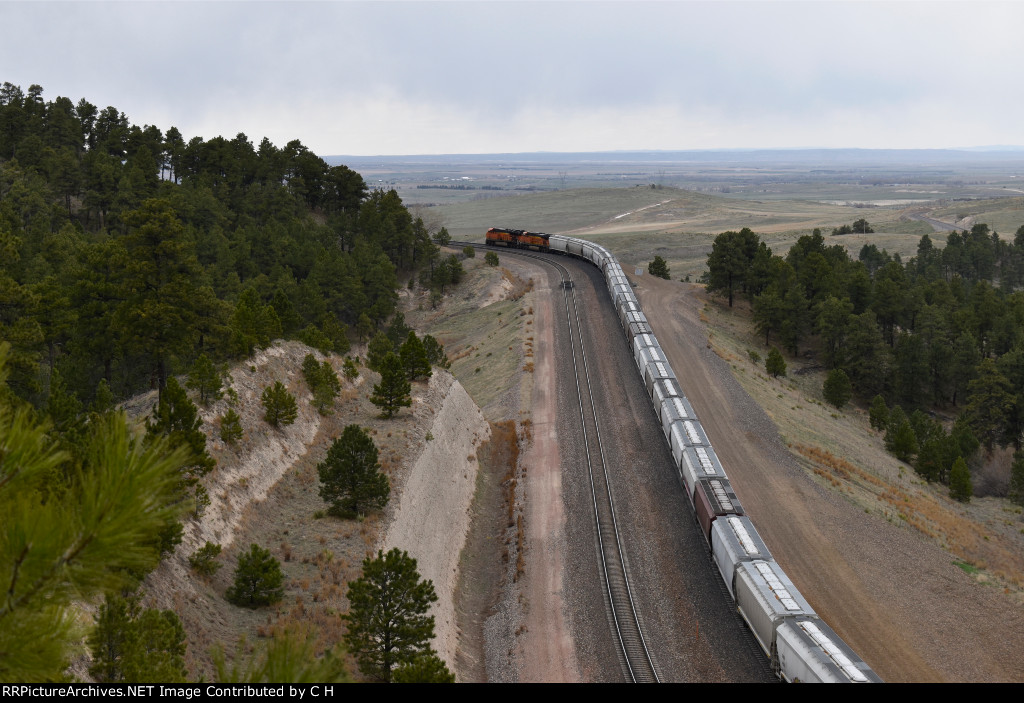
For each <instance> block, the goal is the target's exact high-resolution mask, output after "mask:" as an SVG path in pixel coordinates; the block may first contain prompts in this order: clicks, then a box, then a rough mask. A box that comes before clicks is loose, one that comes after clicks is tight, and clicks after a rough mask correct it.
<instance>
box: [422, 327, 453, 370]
mask: <svg viewBox="0 0 1024 703" xmlns="http://www.w3.org/2000/svg"><path fill="white" fill-rule="evenodd" d="M423 350H424V351H425V352H426V353H427V360H428V361H429V362H430V364H431V366H437V367H438V368H442V369H448V368H451V365H452V364H451V362H450V361H448V355H447V354H445V353H444V347H443V346H441V343H440V342H438V341H437V340H436V339H434V338H433V337H432V336H430V335H429V334H428V335H426V336H424V337H423Z"/></svg>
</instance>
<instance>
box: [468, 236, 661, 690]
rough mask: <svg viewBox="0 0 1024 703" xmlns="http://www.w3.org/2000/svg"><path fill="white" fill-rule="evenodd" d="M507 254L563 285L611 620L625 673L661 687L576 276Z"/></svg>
mask: <svg viewBox="0 0 1024 703" xmlns="http://www.w3.org/2000/svg"><path fill="white" fill-rule="evenodd" d="M452 244H456V245H469V246H479V242H476V243H474V242H452ZM503 253H509V254H516V255H518V256H525V257H528V258H532V259H538V260H539V261H541V262H543V263H545V264H547V265H548V266H551V267H552V268H553V269H555V271H557V272H558V275H559V277H560V279H561V281H560V285H561V288H562V293H563V295H564V298H565V317H566V324H567V325H568V327H569V338H570V341H571V347H572V365H573V374H574V376H575V380H576V395H577V400H578V401H579V410H580V420H581V423H582V427H583V442H584V445H585V447H586V457H587V470H588V472H589V476H590V488H591V495H592V497H593V508H594V522H595V527H596V529H597V537H598V546H599V552H600V556H601V567H602V571H603V574H604V582H605V589H606V592H607V595H608V603H609V608H610V610H611V615H612V621H613V623H614V625H615V635H616V639H617V641H618V643H619V654H620V655H621V659H620V661H621V663H622V665H623V670H624V672H625V674H626V675H627V676H628V678H629V680H631V681H633V682H634V683H659V682H660V679H659V677H658V672H657V670H656V669H655V667H654V662H653V661H652V660H651V654H650V651H649V650H648V648H647V643H646V641H645V639H644V635H643V631H642V630H641V627H640V621H639V618H638V617H637V613H636V607H635V606H634V603H633V596H632V593H631V591H630V587H629V574H628V571H627V568H626V563H625V559H624V557H623V553H622V544H621V540H620V539H619V530H618V524H617V522H616V519H615V501H614V498H613V496H612V490H611V485H610V483H609V477H608V466H607V462H606V461H605V453H604V445H603V443H602V441H601V426H600V422H599V420H598V416H597V408H596V405H595V403H594V394H593V390H592V387H591V382H590V371H589V367H588V364H587V352H586V347H585V345H584V342H583V334H582V327H581V325H580V318H579V310H578V308H577V305H576V288H575V286H574V285H573V280H572V276H571V275H570V273H569V270H568V269H567V268H566V267H565V266H563V265H562V264H560V263H558V262H557V261H554V260H552V259H551V258H550V255H542V254H534V253H529V252H526V251H521V250H516V249H509V250H507V251H506V252H503Z"/></svg>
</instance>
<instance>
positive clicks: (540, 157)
mask: <svg viewBox="0 0 1024 703" xmlns="http://www.w3.org/2000/svg"><path fill="white" fill-rule="evenodd" d="M323 159H324V160H325V161H326V162H327V163H328V164H331V165H339V164H344V165H347V166H350V167H354V166H360V165H371V164H372V165H377V166H383V165H389V164H391V165H397V164H438V163H440V164H443V163H476V164H486V163H495V164H526V163H545V164H558V163H565V164H570V163H574V164H579V163H652V164H657V163H664V164H671V163H729V162H742V163H744V164H757V163H772V164H779V163H792V164H811V163H815V164H821V163H843V164H868V163H871V164H942V163H949V164H965V163H992V162H999V163H1005V162H1014V161H1021V162H1024V146H977V147H964V148H957V149H708V150H703V149H695V150H689V151H592V152H550V151H538V152H524V153H505V154H407V155H389V156H346V155H335V156H324V157H323Z"/></svg>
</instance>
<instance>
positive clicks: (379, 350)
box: [366, 332, 395, 372]
mask: <svg viewBox="0 0 1024 703" xmlns="http://www.w3.org/2000/svg"><path fill="white" fill-rule="evenodd" d="M394 351H395V345H394V343H393V342H392V341H391V338H390V337H388V335H387V334H385V333H384V332H378V333H377V334H375V335H374V336H373V339H371V340H370V343H369V344H368V345H367V346H366V368H368V369H370V370H371V371H377V372H380V365H381V363H382V362H383V361H384V357H385V356H387V355H388V354H390V353H392V352H394Z"/></svg>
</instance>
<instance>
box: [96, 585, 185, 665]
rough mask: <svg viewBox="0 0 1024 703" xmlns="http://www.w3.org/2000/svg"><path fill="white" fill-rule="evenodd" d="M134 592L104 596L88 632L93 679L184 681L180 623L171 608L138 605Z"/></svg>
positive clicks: (182, 638)
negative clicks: (125, 594) (91, 627)
mask: <svg viewBox="0 0 1024 703" xmlns="http://www.w3.org/2000/svg"><path fill="white" fill-rule="evenodd" d="M139 600H140V599H139V597H138V596H137V595H134V594H133V595H130V596H128V597H127V598H122V597H120V596H110V595H108V596H107V599H106V601H105V602H104V604H103V605H101V606H100V609H99V612H98V613H97V614H96V616H95V621H96V626H95V628H94V629H93V631H92V633H90V635H89V648H90V650H91V652H92V658H93V660H92V665H91V666H90V667H89V674H90V675H91V676H92V677H93V678H94V679H96V681H97V682H98V683H143V682H149V681H161V682H166V683H181V682H184V681H185V676H186V673H187V672H186V671H185V628H184V627H182V625H181V620H179V619H178V616H177V615H176V614H175V613H174V612H173V611H171V610H163V611H161V610H156V609H153V608H142V606H141V605H140V603H139Z"/></svg>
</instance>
